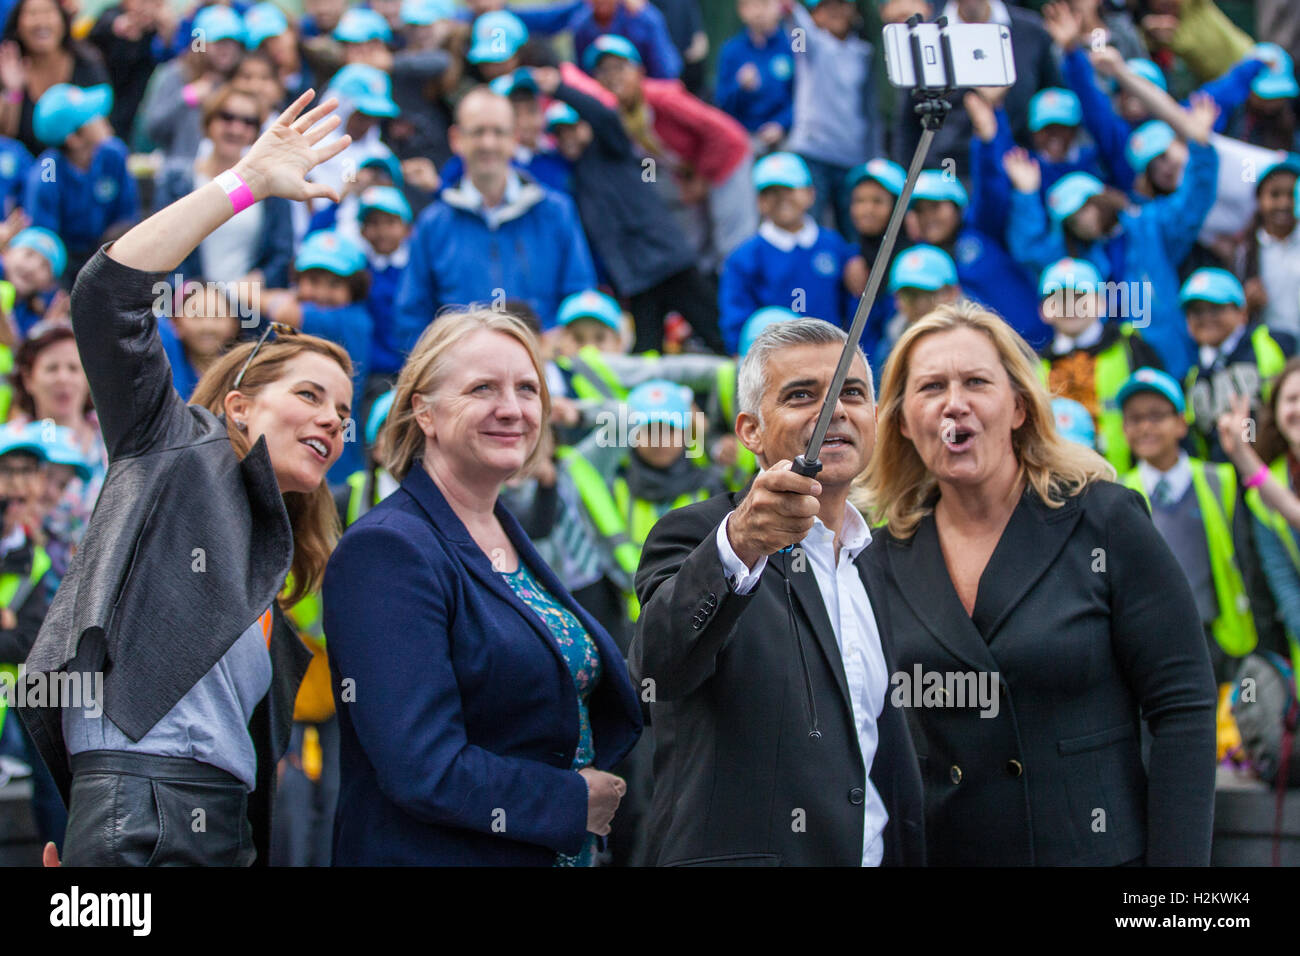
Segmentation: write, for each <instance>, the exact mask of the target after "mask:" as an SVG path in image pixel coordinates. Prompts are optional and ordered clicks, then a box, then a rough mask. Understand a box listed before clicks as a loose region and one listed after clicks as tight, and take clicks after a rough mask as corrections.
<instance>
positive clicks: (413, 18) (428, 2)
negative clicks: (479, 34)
mask: <svg viewBox="0 0 1300 956" xmlns="http://www.w3.org/2000/svg"><path fill="white" fill-rule="evenodd" d="M455 18H456V7H455V5H454V4H453V3H452V2H451V0H402V21H403V22H404V23H408V24H410V25H411V26H413V27H427V26H428V25H429V24H431V23H437V22H438V21H439V20H454V19H455Z"/></svg>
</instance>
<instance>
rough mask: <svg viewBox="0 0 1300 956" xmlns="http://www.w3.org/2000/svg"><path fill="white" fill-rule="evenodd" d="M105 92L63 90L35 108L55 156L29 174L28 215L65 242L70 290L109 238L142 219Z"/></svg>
mask: <svg viewBox="0 0 1300 956" xmlns="http://www.w3.org/2000/svg"><path fill="white" fill-rule="evenodd" d="M112 103H113V91H112V89H110V88H109V87H108V86H107V85H101V86H93V87H90V88H89V89H83V88H81V87H79V86H72V85H71V84H69V83H58V84H56V85H54V86H52V87H50V88H49V89H48V90H46V91H45V93H44V94H42V96H41V98H40V100H39V101H37V103H36V112H35V114H34V116H33V124H34V127H35V130H36V135H37V137H38V138H39V139H40V140H41V141H42V142H43V143H45V144H46V145H47V146H48V147H49V148H48V149H46V150H45V152H43V153H41V155H40V156H39V157H38V158H37V161H36V162H35V163H34V164H33V165H32V167H31V169H30V170H28V173H27V184H26V188H25V190H24V195H23V208H24V209H25V210H26V212H27V215H28V217H29V218H30V220H31V224H32V225H33V226H40V227H43V228H45V229H48V230H50V231H51V232H53V233H55V234H56V235H58V236H60V237H62V239H63V242H64V245H65V246H66V247H67V253H68V260H69V265H70V267H71V268H69V269H68V270H67V271H66V272H65V273H64V284H65V285H66V286H67V287H69V288H71V285H72V280H73V279H74V278H75V277H76V274H77V272H78V270H80V268H81V266H82V265H83V264H84V263H85V262H86V260H87V259H89V258H90V257H91V256H92V255H93V254H94V253H95V251H96V250H97V249H98V248H99V246H100V245H101V244H102V243H103V242H105V241H106V239H107V237H108V236H109V235H110V234H112V233H114V232H116V231H117V230H119V229H121V228H123V227H125V226H128V225H131V224H132V223H134V222H135V221H136V220H137V219H139V218H140V196H139V193H138V192H137V190H136V184H135V177H134V176H132V175H131V172H130V170H128V169H127V165H126V161H127V155H128V150H127V148H126V144H125V143H123V142H122V141H121V140H120V139H118V138H117V137H116V136H114V135H113V128H112V127H111V126H109V125H108V119H107V116H108V111H109V108H110V107H111V106H112Z"/></svg>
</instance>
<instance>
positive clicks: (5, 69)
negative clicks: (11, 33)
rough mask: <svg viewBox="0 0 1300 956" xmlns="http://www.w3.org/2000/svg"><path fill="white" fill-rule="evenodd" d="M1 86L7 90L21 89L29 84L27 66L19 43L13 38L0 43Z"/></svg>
mask: <svg viewBox="0 0 1300 956" xmlns="http://www.w3.org/2000/svg"><path fill="white" fill-rule="evenodd" d="M0 86H3V87H4V88H5V89H6V90H21V89H23V88H24V87H26V86H27V68H26V67H24V66H23V57H22V53H21V51H20V50H19V49H18V44H17V43H15V42H13V41H12V40H9V41H6V42H5V43H0Z"/></svg>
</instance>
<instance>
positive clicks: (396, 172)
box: [358, 143, 406, 189]
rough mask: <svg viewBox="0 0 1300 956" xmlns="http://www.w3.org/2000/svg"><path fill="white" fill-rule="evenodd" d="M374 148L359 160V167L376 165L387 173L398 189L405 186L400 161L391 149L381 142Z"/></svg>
mask: <svg viewBox="0 0 1300 956" xmlns="http://www.w3.org/2000/svg"><path fill="white" fill-rule="evenodd" d="M374 150H375V151H374V152H373V153H371V154H370V155H369V156H367V157H366V158H365V159H363V160H361V162H360V163H359V164H358V166H359V168H361V169H366V168H369V167H373V166H378V167H379V168H381V169H382V170H383V171H384V172H386V173H387V174H388V178H389V179H390V180H392V183H393V185H394V186H396V187H397V188H398V189H401V188H402V187H403V186H405V185H406V178H405V177H404V176H403V175H402V163H401V161H400V160H399V159H398V158H397V157H396V156H394V155H393V151H392V150H391V149H389V148H388V147H387V146H385V145H383V144H382V143H380V144H377V145H376V146H375V147H374Z"/></svg>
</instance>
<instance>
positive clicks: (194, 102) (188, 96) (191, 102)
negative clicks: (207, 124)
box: [181, 83, 199, 109]
mask: <svg viewBox="0 0 1300 956" xmlns="http://www.w3.org/2000/svg"><path fill="white" fill-rule="evenodd" d="M181 99H182V100H184V102H185V105H186V106H188V107H189V108H190V109H193V108H194V107H196V106H198V105H199V94H198V93H195V92H194V84H193V83H186V84H185V85H184V86H182V87H181Z"/></svg>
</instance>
